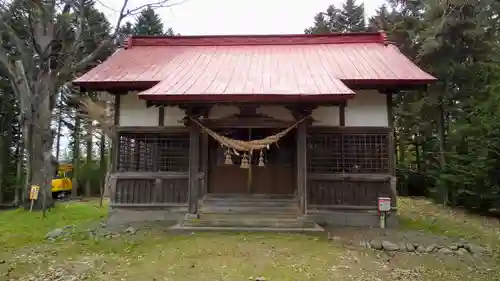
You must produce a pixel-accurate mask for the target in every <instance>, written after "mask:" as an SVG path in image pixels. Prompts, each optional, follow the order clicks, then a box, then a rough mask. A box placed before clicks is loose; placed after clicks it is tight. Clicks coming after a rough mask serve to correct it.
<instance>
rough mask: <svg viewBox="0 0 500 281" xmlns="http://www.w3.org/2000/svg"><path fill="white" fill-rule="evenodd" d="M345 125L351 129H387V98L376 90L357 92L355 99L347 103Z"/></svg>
mask: <svg viewBox="0 0 500 281" xmlns="http://www.w3.org/2000/svg"><path fill="white" fill-rule="evenodd" d="M345 114H346V116H345V125H346V126H348V127H349V126H350V127H355V126H366V127H386V126H388V125H389V122H388V121H387V100H386V96H385V95H383V94H380V93H379V92H378V91H375V90H366V91H359V92H356V95H355V97H354V98H353V99H351V100H349V101H348V102H347V106H346V109H345Z"/></svg>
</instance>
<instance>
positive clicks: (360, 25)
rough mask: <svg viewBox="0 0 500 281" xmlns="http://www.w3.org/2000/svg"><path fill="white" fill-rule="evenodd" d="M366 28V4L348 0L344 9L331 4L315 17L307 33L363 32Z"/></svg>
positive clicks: (343, 6)
mask: <svg viewBox="0 0 500 281" xmlns="http://www.w3.org/2000/svg"><path fill="white" fill-rule="evenodd" d="M365 30H366V24H365V8H364V5H363V4H361V5H357V4H356V1H355V0H347V1H346V2H345V3H344V4H343V5H342V9H338V8H337V7H335V5H330V6H329V7H328V9H326V12H320V13H318V14H316V16H315V17H314V24H313V26H312V27H309V28H307V29H305V31H304V32H305V33H306V34H320V33H333V32H362V31H365Z"/></svg>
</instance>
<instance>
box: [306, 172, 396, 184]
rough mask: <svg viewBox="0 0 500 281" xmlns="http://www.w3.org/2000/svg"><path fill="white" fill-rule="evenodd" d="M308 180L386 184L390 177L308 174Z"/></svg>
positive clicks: (382, 175)
mask: <svg viewBox="0 0 500 281" xmlns="http://www.w3.org/2000/svg"><path fill="white" fill-rule="evenodd" d="M308 179H309V180H317V181H360V182H361V181H362V182H388V181H389V180H390V179H391V175H386V174H356V173H343V174H310V175H309V176H308Z"/></svg>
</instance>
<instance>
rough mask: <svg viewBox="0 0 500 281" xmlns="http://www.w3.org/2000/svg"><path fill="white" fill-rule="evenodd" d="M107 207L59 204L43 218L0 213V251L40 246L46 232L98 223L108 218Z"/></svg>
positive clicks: (94, 203)
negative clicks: (92, 222) (33, 245)
mask: <svg viewBox="0 0 500 281" xmlns="http://www.w3.org/2000/svg"><path fill="white" fill-rule="evenodd" d="M107 211H108V208H107V207H106V206H103V207H99V202H98V201H96V200H92V201H89V202H85V203H71V202H70V203H60V204H57V205H56V207H55V208H54V209H52V210H51V211H50V212H47V216H46V217H45V218H42V214H41V213H40V212H28V211H25V210H23V209H17V210H11V211H4V212H0V249H15V248H20V247H24V246H27V245H32V244H37V243H41V242H43V240H44V237H45V235H46V234H47V232H49V231H51V230H53V229H55V228H58V227H64V226H68V225H81V224H84V223H86V222H90V221H98V220H99V219H100V218H102V217H105V216H106V215H107Z"/></svg>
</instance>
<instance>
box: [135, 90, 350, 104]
mask: <svg viewBox="0 0 500 281" xmlns="http://www.w3.org/2000/svg"><path fill="white" fill-rule="evenodd" d="M355 95H356V94H355V93H354V92H351V93H345V94H337V93H336V94H315V95H308V94H224V95H219V94H205V95H203V94H199V95H193V94H179V95H158V94H149V95H148V94H142V95H141V94H139V95H138V96H139V99H142V100H146V101H163V102H169V103H193V102H196V103H199V102H206V103H230V102H241V103H254V102H269V103H273V102H276V103H278V102H281V103H294V102H311V103H313V102H322V103H325V102H340V101H345V100H348V99H351V98H353V97H354V96H355Z"/></svg>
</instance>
